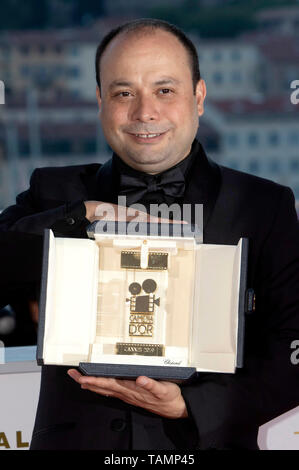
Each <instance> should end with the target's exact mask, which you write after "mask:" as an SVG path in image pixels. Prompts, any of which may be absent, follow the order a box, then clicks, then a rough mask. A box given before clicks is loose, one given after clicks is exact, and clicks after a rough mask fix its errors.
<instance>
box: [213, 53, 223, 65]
mask: <svg viewBox="0 0 299 470" xmlns="http://www.w3.org/2000/svg"><path fill="white" fill-rule="evenodd" d="M212 58H213V60H214V61H215V62H219V61H220V60H221V59H222V53H221V51H214V52H213V55H212Z"/></svg>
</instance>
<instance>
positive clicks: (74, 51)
mask: <svg viewBox="0 0 299 470" xmlns="http://www.w3.org/2000/svg"><path fill="white" fill-rule="evenodd" d="M71 54H72V56H74V57H76V56H78V55H79V48H78V46H75V45H73V46H72V47H71Z"/></svg>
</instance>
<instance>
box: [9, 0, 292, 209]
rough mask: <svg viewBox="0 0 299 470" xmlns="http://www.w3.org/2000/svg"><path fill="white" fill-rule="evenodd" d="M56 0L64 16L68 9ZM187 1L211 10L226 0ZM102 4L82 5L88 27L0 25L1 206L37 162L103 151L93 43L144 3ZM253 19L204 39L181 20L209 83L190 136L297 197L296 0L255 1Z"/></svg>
mask: <svg viewBox="0 0 299 470" xmlns="http://www.w3.org/2000/svg"><path fill="white" fill-rule="evenodd" d="M55 1H56V4H57V9H58V10H57V11H61V12H62V13H63V12H64V13H63V14H62V16H61V21H62V17H65V18H66V17H67V15H68V14H70V11H71V10H70V7H69V6H67V5H66V3H65V2H63V0H55ZM186 1H187V0H186ZM185 3H186V2H185ZM187 3H188V5H189V6H190V5H191V4H193V5H194V8H195V9H197V10H198V9H199V8H200V7H207V5H208V4H209V8H210V9H211V8H215V11H216V9H217V8H220V7H223V5H225V4H227V3H229V2H223V1H221V0H217V1H214V2H205V1H203V0H201V1H199V0H198V1H196V2H193V3H192V2H190V1H189V2H187ZM187 3H186V4H187ZM212 3H213V5H212ZM231 3H232V2H231ZM244 3H246V2H244ZM268 3H269V2H268ZM182 4H184V1H183V0H172V1H171V2H170V1H169V0H163V1H161V0H159V1H157V2H154V1H153V0H151V5H150V6H151V9H153V8H155V7H158V6H159V7H163V8H164V10H165V8H167V7H168V8H169V14H170V16H171V14H172V13H173V12H174V11H175V9H176V8H179V7H180V6H182ZM103 5H104V6H105V8H104V9H103V11H105V15H102V16H101V17H97V18H92V19H91V18H89V17H88V18H87V17H86V13H85V16H84V21H83V20H82V22H83V23H88V25H84V24H83V25H80V26H75V25H72V26H71V27H60V28H57V27H56V28H53V27H52V28H46V29H34V30H32V29H27V30H3V31H2V32H1V31H0V80H3V81H4V83H5V90H6V96H5V98H6V104H5V105H0V210H1V209H2V208H4V207H5V206H7V205H9V204H11V203H13V202H14V199H15V196H16V194H17V193H18V192H20V191H22V190H24V189H26V187H28V180H29V177H30V174H31V172H32V170H33V169H34V168H35V167H38V166H49V165H70V164H80V163H82V162H104V161H105V160H107V159H108V158H109V157H110V155H111V151H110V149H109V148H108V146H107V144H106V142H105V139H104V137H103V134H102V131H101V128H100V124H99V120H98V110H97V102H96V95H95V88H96V81H95V70H94V59H95V51H96V48H97V45H98V44H99V42H100V40H101V38H102V37H103V36H104V34H106V33H107V32H108V31H109V30H110V29H111V28H113V27H115V26H117V25H119V24H121V23H123V22H124V21H127V20H128V19H131V18H136V17H143V16H148V15H149V11H150V10H149V5H145V4H144V5H143V4H142V2H139V1H137V0H136V1H131V2H125V1H122V0H114V1H113V2H108V1H106V2H103ZM190 8H191V7H190ZM54 10H55V9H54ZM54 10H53V8H52V9H51V12H52V13H51V14H52V15H53V16H55V11H54ZM255 17H256V28H255V29H254V30H251V31H246V30H244V31H241V32H240V33H238V35H237V36H236V37H213V38H211V37H203V36H202V34H201V31H200V29H199V30H197V29H195V28H194V26H193V27H192V29H191V30H190V31H188V30H186V28H185V31H186V32H187V34H188V33H189V35H190V37H191V38H192V40H193V41H194V43H195V44H196V47H197V50H198V54H199V61H200V69H201V74H202V77H203V78H204V79H205V81H206V83H207V101H206V112H205V114H204V116H203V117H202V118H201V119H200V127H199V131H198V137H199V139H200V140H201V142H202V143H203V145H204V147H205V148H206V150H207V153H208V154H209V155H210V156H211V157H212V158H214V159H215V160H216V161H217V162H219V163H220V164H223V165H227V166H230V167H233V168H236V169H239V170H242V171H246V172H249V173H253V174H257V175H259V176H262V177H265V178H269V179H272V180H275V181H277V182H280V183H282V184H285V185H289V186H291V188H292V189H293V191H294V192H295V195H296V198H297V199H299V104H298V105H294V104H292V103H291V100H290V95H291V93H292V91H293V90H292V89H291V88H290V84H291V82H292V81H293V80H296V79H297V80H299V20H298V18H299V3H298V5H297V6H296V5H293V6H289V7H282V8H274V7H273V8H268V9H263V10H261V11H258V12H257V13H256V15H255ZM65 18H64V20H63V21H64V22H65ZM86 18H87V19H86ZM87 20H88V21H87ZM179 26H181V25H179Z"/></svg>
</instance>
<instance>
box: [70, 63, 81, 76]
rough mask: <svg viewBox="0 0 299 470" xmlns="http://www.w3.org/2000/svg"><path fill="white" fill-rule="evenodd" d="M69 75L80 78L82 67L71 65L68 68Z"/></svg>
mask: <svg viewBox="0 0 299 470" xmlns="http://www.w3.org/2000/svg"><path fill="white" fill-rule="evenodd" d="M68 76H69V77H70V78H78V77H80V69H79V67H76V66H75V65H73V66H72V67H70V68H69V69H68Z"/></svg>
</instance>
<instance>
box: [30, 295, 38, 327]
mask: <svg viewBox="0 0 299 470" xmlns="http://www.w3.org/2000/svg"><path fill="white" fill-rule="evenodd" d="M28 306H29V312H30V317H31V320H32V321H33V323H34V324H35V325H36V326H37V324H38V302H37V301H36V300H29V305H28Z"/></svg>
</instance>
